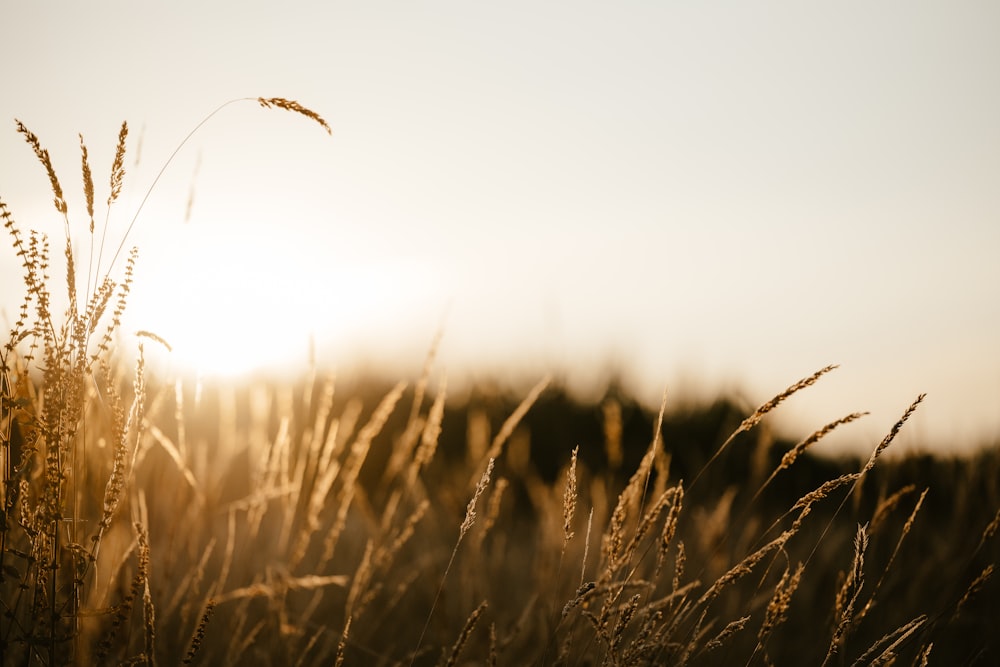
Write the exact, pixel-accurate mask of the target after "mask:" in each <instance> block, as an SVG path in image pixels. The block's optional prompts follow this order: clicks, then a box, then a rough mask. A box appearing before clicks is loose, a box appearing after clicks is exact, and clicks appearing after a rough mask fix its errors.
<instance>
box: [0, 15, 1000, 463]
mask: <svg viewBox="0 0 1000 667" xmlns="http://www.w3.org/2000/svg"><path fill="white" fill-rule="evenodd" d="M0 24H2V25H3V26H5V30H4V37H3V39H2V40H0V79H2V81H3V84H2V92H0V156H2V158H0V197H2V198H3V201H4V202H5V203H6V204H7V205H8V207H9V208H10V210H11V212H12V213H13V214H14V217H15V219H16V220H17V222H18V224H19V225H20V226H21V227H22V229H38V230H40V231H45V232H48V233H49V234H50V236H51V237H52V238H53V239H56V240H58V239H61V238H62V233H63V232H62V229H63V227H62V220H61V218H60V217H59V215H58V214H57V213H56V211H55V210H54V208H53V207H52V203H51V201H52V197H51V193H50V190H49V185H48V181H47V178H46V176H45V173H44V171H43V170H42V168H41V167H40V165H38V164H37V163H36V161H35V159H34V156H33V155H32V153H31V150H30V148H29V147H28V146H27V145H26V144H25V143H24V141H23V140H22V138H21V137H20V136H19V135H18V134H17V132H16V129H15V125H14V119H15V118H17V119H20V120H21V121H23V122H24V123H25V125H26V126H27V127H28V128H29V129H30V130H31V131H33V132H34V133H35V134H37V135H38V137H39V138H40V140H41V142H42V144H43V145H44V146H45V147H46V148H47V149H48V150H49V151H50V153H51V155H52V159H53V162H54V164H55V166H56V169H57V172H58V173H59V174H60V178H61V180H62V183H63V188H64V189H65V190H66V191H67V193H68V194H69V195H70V196H69V201H70V206H71V210H70V213H71V221H72V223H73V225H74V244H75V247H76V248H77V251H78V253H84V255H85V254H86V252H87V248H89V245H90V240H89V236H88V234H87V221H86V220H85V218H86V215H85V213H84V212H83V205H82V196H80V195H78V194H77V193H78V192H79V191H80V188H79V183H80V153H79V138H78V133H82V134H83V137H84V140H85V141H86V144H87V147H88V149H89V153H90V161H91V165H92V168H93V170H94V173H95V179H96V181H97V190H98V192H97V198H98V200H99V201H103V199H104V198H106V196H107V187H108V185H107V174H108V173H109V171H110V165H111V161H112V157H113V153H114V146H115V141H116V137H117V134H118V129H119V126H120V124H121V122H122V121H128V123H129V128H130V134H129V143H128V151H129V152H128V158H127V161H126V169H127V174H126V181H125V191H124V193H123V195H122V198H121V199H120V200H119V201H118V202H116V203H115V205H114V206H113V207H112V209H111V212H110V215H109V216H108V221H109V222H108V225H109V226H108V232H107V238H108V239H109V241H108V243H107V245H108V247H111V246H117V241H119V240H120V239H121V237H122V235H123V234H124V231H125V229H126V228H127V227H128V225H129V223H130V222H131V221H132V219H133V216H135V213H136V211H137V210H139V207H140V202H141V201H142V200H143V197H144V196H145V195H146V192H147V191H150V194H149V198H148V200H147V201H146V203H145V204H144V205H142V207H141V210H139V214H138V216H136V217H135V225H134V227H133V229H132V232H131V233H130V235H129V237H128V239H127V245H129V246H131V245H133V244H134V245H136V246H138V247H139V252H140V257H139V262H138V267H137V273H136V281H135V286H134V288H133V291H132V297H131V301H130V304H129V311H128V318H127V320H126V322H125V327H124V330H125V331H126V332H127V333H131V332H134V331H136V330H149V331H153V332H155V333H157V334H159V335H160V336H162V337H163V338H165V339H166V340H168V341H169V342H170V343H171V344H172V346H173V348H174V352H173V353H171V354H169V355H168V354H166V352H165V351H162V352H161V351H156V352H153V351H150V352H149V354H150V356H156V355H158V356H160V357H163V359H162V360H161V361H158V362H157V363H162V366H163V368H164V369H165V371H164V372H181V371H182V370H185V369H191V368H196V369H197V370H198V371H199V372H201V373H204V374H209V375H211V374H222V375H230V376H232V375H238V374H240V373H244V372H247V371H249V370H252V369H256V368H264V369H297V368H300V367H301V366H302V365H303V364H304V363H305V361H306V360H307V359H308V358H309V349H310V345H314V347H315V356H316V358H317V360H318V361H319V362H320V363H321V364H322V365H324V366H328V367H330V368H338V369H345V368H351V367H354V366H357V365H359V364H366V365H368V366H370V367H373V368H378V369H382V370H384V371H386V372H389V373H399V374H402V375H406V374H411V375H412V374H413V373H415V372H416V370H417V369H419V367H420V365H421V363H422V361H423V358H424V356H425V355H426V353H427V350H428V349H429V347H430V345H431V341H432V340H433V339H434V337H435V335H436V333H437V332H438V331H441V332H442V339H441V344H440V352H439V358H438V367H439V369H440V372H441V373H446V374H447V376H448V379H449V386H458V385H459V384H460V383H461V382H462V381H463V380H468V379H483V378H501V379H504V380H505V381H507V380H509V381H520V380H525V381H533V380H535V379H537V378H538V377H540V376H542V375H543V374H545V373H549V372H551V373H553V374H554V375H555V376H556V377H557V378H560V379H563V380H565V381H567V382H569V383H570V384H571V385H572V386H573V387H574V388H575V389H576V390H577V391H579V392H580V393H581V395H584V396H586V395H588V392H591V393H592V392H593V391H595V387H598V386H600V385H601V383H603V382H605V381H606V380H607V379H608V377H609V376H610V375H612V374H614V373H616V372H621V373H623V374H624V376H625V379H626V381H627V386H629V387H630V388H631V389H632V390H634V391H635V392H636V394H637V395H638V396H639V397H640V398H642V399H643V400H645V401H647V402H648V403H650V404H651V405H658V404H659V398H660V395H661V393H662V392H663V391H664V390H666V392H667V396H668V405H675V406H676V405H679V404H681V403H684V402H685V401H689V400H691V399H692V397H702V398H704V397H710V396H713V395H715V394H717V393H719V392H730V393H735V394H736V395H738V396H740V397H741V398H742V399H743V400H745V401H746V402H747V405H748V406H750V407H752V406H753V405H756V404H759V403H761V402H763V401H765V400H767V399H768V398H770V397H771V396H773V395H774V394H776V393H777V392H779V391H780V390H781V389H783V388H784V387H786V386H788V385H789V384H791V383H793V382H794V381H796V380H798V379H799V378H801V377H804V376H807V375H809V374H811V373H812V372H813V371H816V370H818V369H819V368H821V367H823V366H826V365H827V364H831V363H835V364H840V368H838V370H837V371H836V372H835V373H832V374H830V375H829V376H827V377H825V378H824V379H823V380H822V381H821V382H820V383H819V384H818V385H817V386H816V387H813V388H811V389H810V390H809V391H808V392H804V393H803V394H801V395H798V396H796V397H794V398H793V399H792V400H791V401H790V402H789V404H788V405H787V406H785V407H783V408H782V412H781V413H779V414H778V415H777V416H776V419H777V420H778V421H777V422H776V423H777V424H778V425H779V426H780V427H781V428H782V429H785V430H787V431H788V433H789V434H791V435H792V436H793V437H794V436H796V435H798V436H799V437H801V436H803V435H805V434H807V433H808V432H811V430H813V429H815V428H818V427H819V426H821V425H823V424H825V423H827V422H829V421H833V420H834V419H837V418H839V417H841V416H844V415H846V414H848V413H850V412H854V411H860V410H867V411H870V412H871V414H870V415H869V416H868V417H866V419H865V420H862V421H860V422H858V423H856V424H852V425H851V426H850V427H849V428H850V429H853V430H851V431H850V433H849V434H847V435H846V436H844V437H842V438H841V439H840V440H836V439H835V440H834V442H833V443H832V444H830V445H828V446H829V447H842V448H843V447H848V446H854V447H857V448H858V449H859V450H863V451H868V450H870V448H871V447H873V446H874V445H875V444H877V442H878V439H879V438H881V436H882V435H884V434H885V433H886V432H887V431H888V430H889V428H890V427H891V425H892V424H893V423H894V422H895V420H896V419H897V418H898V417H899V416H900V415H901V414H902V412H903V411H904V409H905V408H906V407H907V406H908V405H909V404H910V402H911V401H912V400H913V399H914V398H915V397H916V395H917V394H919V393H922V392H926V393H927V394H928V397H927V400H926V402H925V403H924V405H922V406H921V409H920V410H919V411H918V413H917V415H916V416H915V417H914V419H913V421H912V422H911V424H909V425H908V427H907V429H906V430H905V431H904V435H903V436H902V437H901V440H902V441H903V446H917V445H922V446H930V447H934V448H936V449H937V450H938V451H953V450H961V449H964V448H968V447H969V446H971V445H972V444H975V443H978V442H981V441H982V440H984V439H993V440H995V439H996V436H997V434H998V433H1000V261H998V251H1000V120H998V119H1000V40H997V39H996V35H997V34H998V30H1000V5H998V4H997V3H993V2H948V3H930V2H919V3H917V2H879V3H871V2H837V3H802V2H699V3H693V2H669V1H663V2H635V1H625V2H618V3H598V2H583V1H577V2H555V1H554V2H544V3H542V2H520V1H517V0H513V1H508V2H489V3H487V2H470V1H465V2H458V1H455V2H382V1H377V0H376V1H370V2H363V3H359V2H354V3H346V2H322V3H320V2H294V1H292V2H283V3H275V2H269V3H263V2H254V1H246V0H244V1H242V2H212V3H203V2H189V1H186V0H180V1H175V2H171V3H155V4H154V3H146V2H98V3H69V2H58V3H57V2H49V3H38V2H20V1H16V2H15V1H12V0H2V1H0ZM256 97H284V98H288V99H294V100H296V101H298V102H300V103H301V104H303V105H304V106H306V107H308V108H310V109H312V110H314V111H316V112H317V113H319V114H320V115H321V116H323V118H325V119H326V121H327V122H328V123H329V124H330V126H331V128H332V130H333V132H332V135H328V134H327V133H326V132H325V131H324V130H323V129H322V128H321V127H320V126H319V125H318V124H316V123H313V122H311V121H310V120H309V119H307V118H304V117H301V116H297V115H295V114H291V113H288V112H285V111H281V110H275V109H263V108H261V107H260V106H259V105H257V104H256V103H255V102H253V101H252V100H250V101H243V102H239V103H234V104H230V105H228V106H225V107H224V108H222V109H221V110H220V111H219V112H218V113H217V114H215V115H214V116H213V117H212V118H211V119H210V120H209V121H208V122H207V123H205V124H204V125H203V126H201V127H200V128H199V129H198V131H197V132H196V133H195V134H194V135H193V136H191V138H190V139H189V140H188V141H187V142H184V138H185V136H187V135H188V133H189V132H190V131H191V130H192V129H194V128H195V127H196V126H198V124H199V123H200V122H201V121H202V120H203V119H204V118H205V117H206V116H208V115H209V114H210V113H211V112H212V111H214V110H215V109H217V108H218V107H220V106H221V105H223V104H225V103H226V102H229V101H230V100H235V99H241V98H256ZM4 124H6V125H4ZM4 126H6V128H7V129H6V130H3V129H2V128H3V127H4ZM178 146H181V149H180V150H179V151H178V152H177V154H176V156H175V157H174V158H173V159H172V160H171V159H170V156H171V154H172V153H173V152H174V150H175V149H177V148H178ZM165 164H167V168H166V169H165V170H163V172H162V176H161V177H160V178H159V180H156V179H157V174H158V173H159V172H160V170H161V168H163V166H164V165H165ZM154 181H155V187H152V190H150V187H151V185H153V184H154ZM102 193H103V194H102ZM98 219H99V223H100V224H99V229H100V227H101V226H102V225H103V219H104V215H103V213H101V212H99V216H98ZM60 246H61V241H60V242H59V243H56V244H55V247H56V248H59V247H60ZM57 254H58V253H57ZM107 258H108V255H107V254H104V255H102V259H103V262H104V264H102V265H101V266H100V267H99V270H100V271H105V270H107V268H108V267H107ZM15 259H16V258H15V257H14V255H13V252H12V251H10V252H7V253H6V254H0V280H2V281H3V282H2V284H3V286H4V288H3V300H2V303H0V307H3V308H4V312H5V313H6V317H5V319H6V320H8V321H9V320H10V319H11V314H12V313H14V312H15V311H16V307H17V305H18V304H19V302H20V298H21V294H22V293H21V290H20V282H19V280H20V279H19V277H18V266H17V263H16V261H15ZM120 270H121V264H120V262H119V264H118V265H116V266H115V267H114V271H113V272H119V274H120ZM122 344H123V345H124V346H128V345H134V344H135V339H125V340H123V341H122ZM146 347H147V348H149V347H150V346H149V345H147V346H146ZM452 383H454V385H453V384H452Z"/></svg>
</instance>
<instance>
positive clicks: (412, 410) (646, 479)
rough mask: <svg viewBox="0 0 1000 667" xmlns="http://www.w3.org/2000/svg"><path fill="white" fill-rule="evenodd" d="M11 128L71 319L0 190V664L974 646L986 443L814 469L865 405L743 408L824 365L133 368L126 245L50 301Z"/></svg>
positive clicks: (918, 651) (790, 654)
mask: <svg viewBox="0 0 1000 667" xmlns="http://www.w3.org/2000/svg"><path fill="white" fill-rule="evenodd" d="M260 102H261V103H262V104H264V106H276V107H278V108H282V109H286V110H289V111H293V112H296V113H298V114H301V115H304V116H306V117H307V118H309V119H312V120H314V121H317V122H320V124H321V125H322V126H323V127H324V128H325V129H327V130H329V127H328V126H327V125H326V123H325V121H322V119H321V118H320V117H319V116H318V115H316V114H315V113H314V112H311V111H309V110H308V109H305V108H304V107H301V105H298V104H297V103H294V102H291V101H288V100H284V99H282V98H271V99H267V100H260ZM18 130H19V131H20V132H21V133H22V135H23V136H24V137H25V139H26V140H27V142H28V144H29V145H30V147H31V148H32V150H33V152H34V153H35V155H36V157H37V158H38V159H39V161H40V162H41V164H42V166H43V167H44V168H45V170H46V175H47V177H48V179H49V181H50V184H51V185H52V189H53V195H54V203H55V207H56V210H57V212H58V213H59V214H60V215H62V216H63V217H64V219H65V222H66V225H65V228H66V235H67V236H66V245H65V250H64V254H65V256H66V259H67V265H68V267H69V268H68V270H67V274H66V288H67V298H68V302H69V304H70V306H69V310H68V311H67V312H66V313H65V316H64V317H60V316H59V315H58V314H57V313H53V312H52V307H51V303H52V299H51V297H52V295H51V293H50V291H49V290H50V285H51V282H52V281H51V280H50V277H49V275H48V266H49V254H48V253H49V250H48V241H47V239H45V238H44V237H42V236H41V235H38V234H35V233H30V234H28V235H25V234H24V233H23V231H22V230H21V228H20V227H19V226H18V225H17V224H16V223H15V222H14V219H13V216H12V214H10V212H9V211H8V210H7V208H6V206H5V205H3V203H2V201H0V216H2V217H3V220H4V225H5V227H6V229H7V231H8V234H9V235H10V238H11V239H12V241H13V246H14V250H15V253H16V255H17V256H18V257H19V259H20V261H21V262H22V265H23V272H24V275H25V286H26V291H25V293H26V295H25V301H24V307H23V308H22V310H21V311H20V314H19V318H18V320H17V322H15V324H14V327H13V330H12V332H11V334H10V337H9V342H8V344H7V345H6V346H5V348H4V352H3V359H2V361H3V375H2V384H0V393H2V399H3V400H2V413H0V434H2V443H0V444H2V469H3V486H2V494H3V495H2V508H3V515H2V521H0V547H2V550H0V592H2V596H0V599H2V604H3V609H2V612H3V613H2V614H0V651H2V654H3V662H4V664H23V665H36V664H38V665H55V664H67V663H74V664H155V663H159V664H175V663H177V662H183V663H185V664H188V663H191V664H195V663H202V664H263V665H268V664H274V665H288V664H299V665H313V664H316V665H320V664H323V665H325V664H348V665H351V664H360V665H371V664H376V665H378V664H385V665H396V664H419V665H425V664H446V665H452V664H460V663H462V664H464V663H466V662H471V663H475V664H479V663H487V664H503V665H524V664H545V665H548V664H559V665H585V664H611V665H637V664H638V665H641V664H656V665H660V664H706V665H715V664H778V665H803V664H817V665H818V664H832V665H841V664H888V663H889V662H892V661H893V660H895V661H896V663H897V664H924V663H925V662H929V663H940V664H984V665H986V664H996V663H997V662H1000V641H998V640H997V638H996V636H995V632H994V630H993V625H994V624H995V619H996V618H997V617H998V613H1000V609H998V608H997V607H998V600H1000V590H998V588H997V583H996V577H994V576H993V574H994V572H993V568H994V567H995V564H996V563H997V562H998V556H1000V546H998V541H997V535H996V533H997V528H998V524H1000V488H998V487H1000V452H998V450H997V449H996V448H991V449H984V450H983V451H981V452H980V453H977V454H974V455H970V456H968V457H963V458H947V459H945V458H931V457H927V456H920V457H918V456H910V457H905V458H889V459H886V457H884V456H882V454H883V452H884V451H885V450H886V448H889V447H891V446H892V442H893V439H894V437H895V435H896V433H897V432H898V431H899V430H900V429H901V428H904V427H905V422H906V420H907V418H908V417H909V415H910V414H911V413H912V412H913V410H915V409H918V407H919V403H920V400H921V398H922V397H917V398H916V400H915V401H913V403H912V404H910V405H909V407H907V404H906V403H905V402H903V403H902V404H901V405H900V415H901V416H900V419H899V421H898V423H897V424H896V425H895V426H894V427H893V428H892V429H891V430H890V432H889V433H888V434H887V435H886V437H885V438H884V439H883V440H882V441H880V442H872V443H870V451H871V452H872V455H871V456H870V457H869V458H867V459H859V460H850V459H844V460H839V461H833V460H825V459H819V458H816V457H814V456H813V455H812V454H811V452H810V450H809V447H810V446H811V445H812V444H813V443H814V442H816V441H818V440H820V439H821V438H822V437H823V436H825V435H827V434H828V433H829V432H831V431H832V430H834V429H841V428H850V422H853V421H854V420H856V419H858V418H860V416H861V415H845V416H844V417H843V418H842V419H840V420H837V421H835V422H833V423H831V424H828V425H825V426H824V425H817V430H816V432H815V433H812V434H809V433H804V434H802V438H801V440H800V441H799V442H798V443H795V442H782V441H780V440H775V439H774V438H772V437H771V436H770V435H769V434H768V433H767V432H766V431H765V430H762V429H761V424H760V422H761V421H762V420H766V419H767V415H768V414H769V413H770V412H771V411H772V410H775V409H782V408H781V406H780V403H781V402H782V401H783V400H784V399H785V398H787V397H788V396H790V395H791V394H792V393H795V392H797V391H804V390H807V389H808V387H809V386H810V385H811V384H813V383H814V382H816V381H821V380H822V377H821V376H822V375H824V374H825V373H827V372H830V371H832V370H833V369H832V367H828V368H824V369H821V370H820V371H818V372H817V373H815V374H813V375H811V376H808V377H806V378H804V379H803V380H801V381H799V382H796V383H793V384H792V385H791V386H790V387H789V388H788V389H786V390H784V391H779V392H778V393H777V394H776V396H775V398H774V399H772V400H771V401H768V402H765V403H764V404H762V405H761V406H760V408H758V409H757V410H756V411H753V412H751V413H749V414H746V413H743V412H741V411H740V410H738V409H737V408H735V407H734V405H733V404H731V403H728V402H725V401H719V402H717V403H715V404H713V405H709V406H705V407H704V408H702V409H698V410H694V411H690V412H688V413H686V414H678V413H674V412H672V411H671V410H669V409H668V407H669V406H667V405H666V404H664V406H662V407H661V408H660V410H659V411H654V412H650V411H648V410H646V409H644V408H643V407H642V406H640V405H639V404H637V403H636V402H635V401H633V400H631V399H630V398H629V397H628V396H627V395H625V394H623V393H622V392H621V391H620V390H619V389H616V388H614V387H612V388H609V390H608V392H607V394H606V396H605V397H604V399H603V400H602V401H600V402H598V403H597V404H594V405H581V404H578V403H575V402H574V401H572V400H571V399H570V398H569V397H568V395H567V394H566V393H565V391H563V389H562V388H560V387H558V386H553V385H552V384H551V383H550V382H549V381H548V380H542V381H541V382H539V383H538V385H536V387H535V388H534V389H533V390H532V391H530V392H528V393H527V394H526V395H524V396H508V395H504V394H500V393H497V392H491V391H485V390H479V391H473V392H472V393H471V394H470V395H469V396H468V397H467V398H465V399H463V400H462V401H459V402H454V401H453V402H449V401H448V400H447V387H446V384H445V382H444V379H443V378H437V377H436V376H435V374H434V370H433V369H434V364H433V356H434V351H433V350H432V351H431V354H430V359H429V361H428V364H427V366H426V369H425V371H424V373H423V374H422V375H421V376H420V377H418V378H414V379H413V381H412V383H402V382H401V383H398V384H395V385H386V386H377V384H370V385H355V386H337V384H336V382H335V381H334V379H333V378H327V377H325V376H324V375H323V373H321V372H320V371H318V370H317V369H311V371H308V372H304V373H303V375H302V379H301V380H300V381H299V382H297V383H287V382H278V381H273V382H263V381H262V382H255V383H249V384H246V385H243V386H226V385H215V386H196V385H193V384H191V383H188V382H186V381H184V380H183V379H177V380H171V381H167V380H166V379H162V378H156V377H147V376H146V375H147V373H146V369H145V366H144V362H143V355H142V343H141V342H140V343H137V347H138V349H139V355H138V364H137V365H136V366H135V367H132V368H125V367H124V366H123V364H122V363H120V362H118V361H116V357H115V355H114V354H113V349H112V346H111V345H110V343H111V341H112V340H113V335H114V334H115V333H116V331H117V328H118V322H119V318H120V315H121V313H122V311H123V309H124V307H125V302H126V300H127V297H128V296H129V286H130V277H131V267H132V265H133V263H134V261H135V253H134V252H133V253H132V254H131V255H130V259H129V260H128V262H127V264H126V265H125V266H124V267H123V268H122V270H121V271H122V273H121V275H120V277H119V278H117V279H114V278H112V271H111V269H112V268H114V262H112V263H111V266H109V267H105V266H102V264H101V259H100V257H101V252H100V248H101V247H102V246H103V243H102V242H101V240H100V237H99V236H97V232H95V225H93V224H91V225H90V226H89V231H88V232H86V233H88V234H89V235H90V236H89V238H90V240H91V243H90V244H89V245H90V248H96V249H97V252H96V253H95V252H90V254H89V264H88V265H87V277H86V278H85V279H83V282H84V283H85V289H84V290H79V289H78V287H77V283H78V280H77V276H78V274H79V273H80V269H79V266H80V262H79V260H78V258H77V257H75V256H74V254H73V247H74V246H73V243H72V241H71V229H72V226H71V224H70V222H69V217H68V213H67V207H66V205H65V199H64V198H63V195H62V188H61V184H60V183H59V181H58V179H57V177H56V175H55V172H54V170H52V168H51V161H50V160H49V158H48V153H47V152H46V151H45V150H44V149H43V148H42V146H41V143H40V141H39V140H38V139H37V137H35V136H34V135H33V134H31V133H30V131H28V130H27V128H25V127H24V126H23V125H19V126H18ZM126 137H127V127H126V126H124V125H123V127H122V132H121V134H120V137H119V148H118V151H117V154H116V159H115V164H114V165H113V166H112V173H111V178H110V180H109V190H110V193H111V194H110V195H109V197H108V199H107V203H108V206H111V205H112V204H113V202H114V200H115V198H116V197H117V195H118V193H119V192H120V190H121V181H122V177H123V170H122V167H121V165H122V164H123V162H122V160H121V159H120V158H121V157H122V156H123V155H124V150H125V140H126ZM81 145H83V144H82V140H81ZM82 153H83V168H82V173H83V178H84V191H85V194H86V198H87V202H88V204H87V207H88V210H87V214H88V219H89V220H91V221H92V220H93V216H94V213H93V204H92V202H93V200H94V197H95V195H94V185H93V178H92V173H91V171H90V166H89V164H88V163H87V153H86V149H85V148H83V150H82ZM133 222H134V220H133ZM95 257H96V259H95ZM290 288H294V286H290ZM81 293H82V294H83V295H84V296H83V298H82V300H81V297H80V294H81ZM78 301H79V303H78ZM140 338H141V340H142V341H147V340H150V339H152V340H154V341H156V340H157V337H156V336H155V334H153V333H144V335H142V336H141V337H140Z"/></svg>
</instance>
